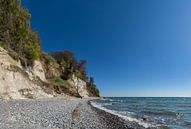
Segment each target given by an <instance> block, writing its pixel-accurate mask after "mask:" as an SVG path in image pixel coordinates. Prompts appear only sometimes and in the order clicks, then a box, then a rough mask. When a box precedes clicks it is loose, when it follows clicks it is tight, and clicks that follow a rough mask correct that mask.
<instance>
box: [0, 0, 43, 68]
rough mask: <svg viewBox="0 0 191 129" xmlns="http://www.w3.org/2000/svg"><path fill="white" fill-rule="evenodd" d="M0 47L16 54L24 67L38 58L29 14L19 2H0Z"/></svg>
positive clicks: (36, 42)
mask: <svg viewBox="0 0 191 129" xmlns="http://www.w3.org/2000/svg"><path fill="white" fill-rule="evenodd" d="M0 45H1V46H3V47H4V48H5V49H7V50H10V51H14V52H16V53H17V55H18V56H19V59H20V60H21V62H23V64H24V65H25V66H26V65H28V64H31V62H33V61H34V60H35V59H38V58H39V55H40V40H39V37H38V35H37V34H36V33H35V32H33V31H32V30H31V29H30V13H29V12H28V10H27V9H25V8H23V7H21V6H20V1H19V0H0Z"/></svg>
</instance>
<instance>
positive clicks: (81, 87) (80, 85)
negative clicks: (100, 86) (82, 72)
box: [68, 75, 89, 98]
mask: <svg viewBox="0 0 191 129" xmlns="http://www.w3.org/2000/svg"><path fill="white" fill-rule="evenodd" d="M68 82H69V83H70V85H72V86H74V87H75V89H76V91H77V92H78V93H79V94H80V96H81V97H83V98H88V97H89V93H88V92H87V85H86V82H85V81H83V80H82V79H80V78H78V77H76V76H75V75H73V76H72V78H71V79H69V81H68Z"/></svg>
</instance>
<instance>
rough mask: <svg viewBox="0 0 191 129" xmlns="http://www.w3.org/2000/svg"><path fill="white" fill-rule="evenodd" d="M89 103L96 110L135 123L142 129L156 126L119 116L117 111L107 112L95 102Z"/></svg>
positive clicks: (107, 110)
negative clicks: (142, 128)
mask: <svg viewBox="0 0 191 129" xmlns="http://www.w3.org/2000/svg"><path fill="white" fill-rule="evenodd" d="M90 103H91V105H92V106H93V107H95V108H98V109H101V110H103V111H105V112H108V113H110V114H113V115H116V116H118V117H120V118H122V119H125V120H127V121H130V122H136V123H138V124H139V125H141V126H143V127H144V128H149V127H156V126H154V125H152V124H149V123H146V122H143V121H141V120H138V119H136V118H132V117H128V116H123V115H121V114H119V113H118V112H117V111H114V110H109V109H107V108H105V107H103V105H101V104H98V103H96V102H92V101H91V102H90Z"/></svg>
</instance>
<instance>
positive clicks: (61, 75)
mask: <svg viewBox="0 0 191 129" xmlns="http://www.w3.org/2000/svg"><path fill="white" fill-rule="evenodd" d="M30 18H31V15H30V13H29V11H28V10H27V9H26V8H24V7H22V6H21V0H0V46H2V47H4V48H5V49H6V50H7V51H8V52H9V54H10V55H11V56H12V57H13V58H14V59H15V60H20V61H21V64H22V65H23V67H25V68H26V67H28V66H30V67H32V65H33V62H34V60H36V59H39V60H41V61H42V63H43V65H44V68H45V71H46V77H47V78H48V79H49V80H50V83H51V84H52V85H54V86H55V87H59V88H58V89H60V87H61V88H62V90H67V89H68V88H66V82H65V80H68V79H69V78H71V76H72V75H75V76H77V77H78V78H80V79H82V80H84V81H86V82H87V90H88V92H89V94H90V95H91V96H99V91H98V89H97V88H96V85H95V84H94V80H93V78H90V79H88V77H87V75H86V61H84V60H80V61H78V60H77V59H76V58H75V55H74V54H73V53H72V52H70V51H61V52H55V53H52V54H51V55H48V54H47V53H44V52H41V49H40V38H39V36H38V34H37V33H36V32H35V31H33V30H32V29H31V28H30ZM53 70H54V71H53ZM51 71H52V72H51ZM55 78H56V79H55ZM64 86H65V87H64ZM67 87H68V85H67Z"/></svg>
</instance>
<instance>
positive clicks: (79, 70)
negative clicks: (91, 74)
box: [51, 51, 86, 81]
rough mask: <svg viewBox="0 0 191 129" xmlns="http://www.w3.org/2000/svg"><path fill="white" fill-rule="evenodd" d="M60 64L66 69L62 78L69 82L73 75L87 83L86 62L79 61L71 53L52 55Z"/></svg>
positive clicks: (64, 52)
mask: <svg viewBox="0 0 191 129" xmlns="http://www.w3.org/2000/svg"><path fill="white" fill-rule="evenodd" d="M51 55H52V57H54V58H55V60H56V61H57V62H58V64H59V65H60V67H63V68H64V71H63V74H62V76H61V77H62V78H63V79H65V80H67V79H69V78H70V77H71V75H72V74H75V75H76V76H77V77H79V78H81V79H82V80H84V81H86V61H83V60H81V61H77V60H76V58H75V56H74V54H73V53H72V52H70V51H63V52H62V51H61V52H55V53H52V54H51Z"/></svg>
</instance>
